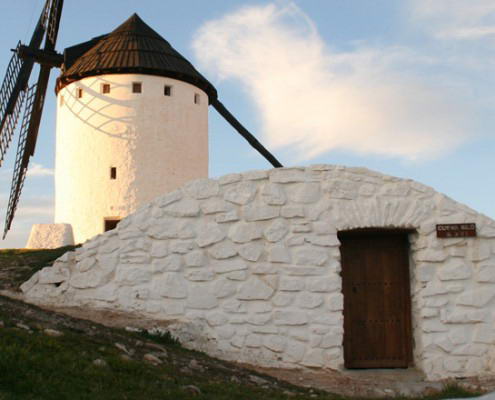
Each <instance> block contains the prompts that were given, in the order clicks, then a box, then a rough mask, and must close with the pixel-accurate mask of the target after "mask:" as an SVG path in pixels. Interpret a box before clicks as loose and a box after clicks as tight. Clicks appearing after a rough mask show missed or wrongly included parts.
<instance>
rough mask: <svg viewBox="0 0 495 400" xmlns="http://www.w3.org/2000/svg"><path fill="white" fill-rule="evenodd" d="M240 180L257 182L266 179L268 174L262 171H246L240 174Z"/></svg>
mask: <svg viewBox="0 0 495 400" xmlns="http://www.w3.org/2000/svg"><path fill="white" fill-rule="evenodd" d="M242 178H243V179H245V180H248V181H259V180H262V179H267V178H268V172H267V171H265V170H262V169H257V170H253V171H246V172H243V173H242Z"/></svg>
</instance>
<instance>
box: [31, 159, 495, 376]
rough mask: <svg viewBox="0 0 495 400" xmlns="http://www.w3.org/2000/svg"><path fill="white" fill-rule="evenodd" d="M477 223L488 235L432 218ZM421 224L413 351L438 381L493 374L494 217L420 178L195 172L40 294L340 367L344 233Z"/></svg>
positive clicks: (87, 250) (203, 340) (63, 265)
mask: <svg viewBox="0 0 495 400" xmlns="http://www.w3.org/2000/svg"><path fill="white" fill-rule="evenodd" d="M459 222H475V223H476V224H477V228H478V237H477V238H466V239H464V238H460V239H437V238H436V232H435V224H437V223H459ZM363 227H386V228H413V229H416V232H417V233H415V234H411V235H410V242H411V265H410V270H411V285H412V287H411V293H412V301H413V304H412V310H413V326H414V350H413V351H414V361H415V365H416V366H417V367H418V368H420V369H421V370H423V371H424V372H425V373H426V374H427V376H428V377H429V378H430V379H438V378H443V377H447V376H468V375H483V374H493V373H494V372H495V345H494V340H495V330H494V305H495V299H494V297H495V222H494V221H492V220H490V219H489V218H487V217H485V216H483V215H480V214H478V213H476V212H474V211H473V210H471V209H469V208H468V207H466V206H464V205H461V204H459V203H456V202H454V201H453V200H451V199H450V198H448V197H446V196H444V195H442V194H439V193H437V192H435V191H434V190H433V189H431V188H429V187H426V186H424V185H421V184H418V183H416V182H414V181H411V180H404V179H398V178H394V177H390V176H385V175H382V174H379V173H376V172H372V171H369V170H367V169H363V168H344V167H338V166H328V165H316V166H311V167H308V168H286V169H274V170H270V171H251V172H246V173H244V174H242V175H240V174H232V175H227V176H223V177H221V178H220V179H218V180H198V181H193V182H190V183H189V184H187V185H186V186H184V187H183V188H181V189H179V190H177V191H174V192H172V193H169V194H167V195H166V196H163V197H161V198H158V199H156V200H155V201H153V202H152V203H150V204H148V205H147V206H145V207H143V208H141V209H140V210H138V211H137V212H136V213H134V214H133V215H131V216H129V217H127V218H126V219H124V220H123V221H122V222H121V223H120V224H119V226H118V228H117V229H116V230H114V231H110V232H107V233H105V234H103V235H100V236H97V237H95V238H94V239H92V240H89V241H88V242H86V243H85V244H84V245H83V246H82V248H80V249H78V250H77V251H75V252H72V253H67V254H66V255H64V256H63V257H62V258H60V259H59V260H57V261H56V262H55V264H54V266H53V267H52V268H45V269H43V270H41V271H40V272H39V273H37V274H36V275H34V276H33V277H32V278H31V279H30V280H29V281H28V282H26V283H25V284H24V285H23V286H22V290H23V291H24V293H25V295H26V298H27V299H28V300H29V301H32V302H37V303H44V304H52V305H65V306H67V305H77V306H84V307H88V308H101V309H113V310H125V311H132V312H137V313H141V314H142V315H143V316H148V317H150V318H153V319H168V320H174V321H175V323H174V324H173V325H172V329H173V330H174V331H175V332H176V333H177V334H178V335H179V336H180V337H181V339H182V341H183V342H185V344H186V345H188V346H189V347H192V348H196V349H199V350H204V351H206V352H208V353H210V354H212V355H215V356H218V357H222V358H225V359H235V360H241V361H245V362H250V363H254V364H261V365H267V366H281V367H300V366H307V367H328V368H336V369H339V368H343V349H342V340H343V314H342V309H343V295H342V293H341V277H340V274H339V273H340V269H341V266H340V250H339V240H338V237H337V232H338V231H340V230H349V229H353V228H363Z"/></svg>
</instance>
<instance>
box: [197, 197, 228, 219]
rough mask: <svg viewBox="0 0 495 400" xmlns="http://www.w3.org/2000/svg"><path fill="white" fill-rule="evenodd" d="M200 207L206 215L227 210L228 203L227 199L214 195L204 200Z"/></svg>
mask: <svg viewBox="0 0 495 400" xmlns="http://www.w3.org/2000/svg"><path fill="white" fill-rule="evenodd" d="M199 208H200V209H201V211H202V212H203V214H205V215H209V214H217V213H221V212H225V211H227V204H226V203H225V200H223V199H219V198H216V197H214V198H211V199H208V200H206V201H204V202H202V203H201V204H200V206H199Z"/></svg>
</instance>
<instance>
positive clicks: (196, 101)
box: [194, 93, 200, 104]
mask: <svg viewBox="0 0 495 400" xmlns="http://www.w3.org/2000/svg"><path fill="white" fill-rule="evenodd" d="M199 100H200V97H199V94H198V93H196V94H195V95H194V104H199Z"/></svg>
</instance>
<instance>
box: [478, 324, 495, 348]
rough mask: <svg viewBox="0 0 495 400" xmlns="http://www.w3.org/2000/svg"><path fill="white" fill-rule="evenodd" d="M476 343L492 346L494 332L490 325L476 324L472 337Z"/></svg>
mask: <svg viewBox="0 0 495 400" xmlns="http://www.w3.org/2000/svg"><path fill="white" fill-rule="evenodd" d="M473 341H474V342H476V343H486V344H493V343H494V342H495V330H494V329H493V326H492V325H490V324H477V325H476V328H475V332H474V336H473Z"/></svg>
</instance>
